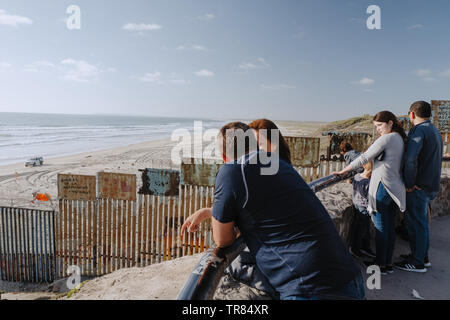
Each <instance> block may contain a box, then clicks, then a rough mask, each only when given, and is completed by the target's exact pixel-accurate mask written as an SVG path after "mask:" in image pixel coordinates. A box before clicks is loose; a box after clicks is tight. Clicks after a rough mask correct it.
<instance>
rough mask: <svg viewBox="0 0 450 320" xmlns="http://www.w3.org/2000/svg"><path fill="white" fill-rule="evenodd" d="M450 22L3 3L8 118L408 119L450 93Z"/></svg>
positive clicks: (417, 7) (0, 66)
mask: <svg viewBox="0 0 450 320" xmlns="http://www.w3.org/2000/svg"><path fill="white" fill-rule="evenodd" d="M71 5H76V6H78V8H79V10H80V20H79V21H80V28H79V29H69V28H68V26H67V20H68V18H69V17H71V16H72V13H73V12H70V13H67V9H68V7H69V6H71ZM370 5H377V6H378V7H379V8H380V21H381V29H372V30H371V29H369V28H368V27H367V20H368V19H370V17H371V16H372V14H371V13H367V8H368V7H369V6H370ZM449 13H450V1H446V0H433V1H413V0H396V1H393V0H390V1H381V0H373V1H357V0H353V1H346V0H245V1H244V0H129V1H119V0H72V1H66V0H8V1H6V0H0V41H1V45H0V112H38V113H67V114H125V115H146V116H167V117H188V118H196V117H198V118H213V119H256V118H260V117H266V118H269V119H274V120H298V121H333V120H338V119H344V118H349V117H353V116H358V115H362V114H375V113H377V112H378V111H381V110H390V111H392V112H394V113H396V114H398V115H400V114H406V113H407V110H408V109H409V106H410V105H411V103H412V102H414V101H416V100H426V101H430V100H432V99H433V100H434V99H449V98H450V97H449V94H450V90H449V89H450V54H449V52H450V19H449ZM72 18H73V17H72ZM70 21H71V22H73V21H76V20H73V19H71V20H69V22H70Z"/></svg>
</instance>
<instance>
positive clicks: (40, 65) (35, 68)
mask: <svg viewBox="0 0 450 320" xmlns="http://www.w3.org/2000/svg"><path fill="white" fill-rule="evenodd" d="M55 67H56V66H55V65H54V64H53V63H51V62H49V61H45V60H39V61H35V62H33V63H31V64H27V65H26V66H25V68H24V69H25V71H29V72H39V71H41V70H48V69H53V68H55Z"/></svg>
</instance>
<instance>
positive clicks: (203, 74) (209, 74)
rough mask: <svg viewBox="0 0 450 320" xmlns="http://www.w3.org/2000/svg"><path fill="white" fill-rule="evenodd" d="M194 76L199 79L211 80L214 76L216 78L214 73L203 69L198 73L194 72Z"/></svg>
mask: <svg viewBox="0 0 450 320" xmlns="http://www.w3.org/2000/svg"><path fill="white" fill-rule="evenodd" d="M194 74H195V75H196V76H197V77H207V78H210V77H213V76H214V72H212V71H209V70H206V69H202V70H200V71H196V72H194Z"/></svg>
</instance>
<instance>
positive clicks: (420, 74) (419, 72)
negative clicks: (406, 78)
mask: <svg viewBox="0 0 450 320" xmlns="http://www.w3.org/2000/svg"><path fill="white" fill-rule="evenodd" d="M414 74H415V75H416V76H418V77H428V76H430V75H431V70H429V69H418V70H414Z"/></svg>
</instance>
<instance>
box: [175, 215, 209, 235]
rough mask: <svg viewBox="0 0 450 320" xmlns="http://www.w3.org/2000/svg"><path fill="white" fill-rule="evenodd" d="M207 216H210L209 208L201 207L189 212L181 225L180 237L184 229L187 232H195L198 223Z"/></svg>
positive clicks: (198, 226) (198, 225)
mask: <svg viewBox="0 0 450 320" xmlns="http://www.w3.org/2000/svg"><path fill="white" fill-rule="evenodd" d="M208 218H211V208H203V209H200V210H197V211H196V212H194V213H193V214H191V215H190V216H189V217H188V218H187V219H186V221H185V222H184V223H183V226H182V227H181V237H183V235H184V232H185V231H186V229H187V231H188V232H197V231H198V229H199V228H200V224H201V223H202V222H203V221H204V220H206V219H208Z"/></svg>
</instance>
